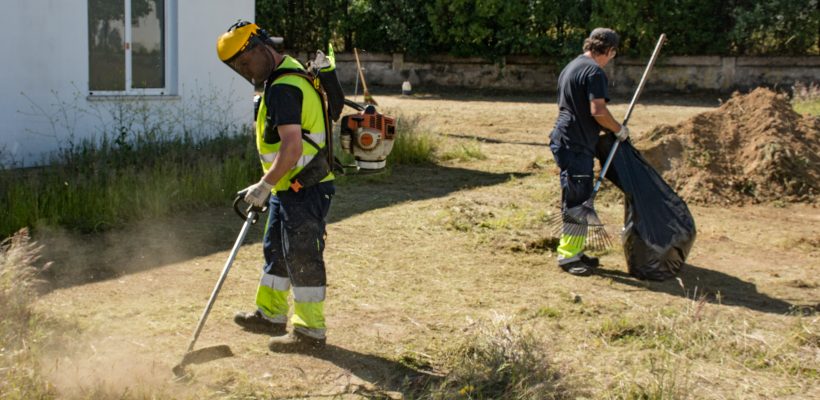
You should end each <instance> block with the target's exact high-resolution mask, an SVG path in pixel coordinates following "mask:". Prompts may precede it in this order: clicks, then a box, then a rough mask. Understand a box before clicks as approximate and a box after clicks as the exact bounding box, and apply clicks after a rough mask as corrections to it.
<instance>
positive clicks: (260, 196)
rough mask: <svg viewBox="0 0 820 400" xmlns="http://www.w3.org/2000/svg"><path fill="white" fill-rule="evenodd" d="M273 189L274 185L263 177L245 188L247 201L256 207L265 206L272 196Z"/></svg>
mask: <svg viewBox="0 0 820 400" xmlns="http://www.w3.org/2000/svg"><path fill="white" fill-rule="evenodd" d="M271 189H273V185H271V184H270V183H267V182H265V179H261V180H259V182H257V183H255V184H253V185H250V186H248V187H247V188H246V189H245V190H243V192H245V202H246V203H248V204H250V205H252V206H254V207H264V206H265V201H267V200H268V196H270V191H271Z"/></svg>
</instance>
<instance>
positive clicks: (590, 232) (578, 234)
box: [548, 33, 666, 250]
mask: <svg viewBox="0 0 820 400" xmlns="http://www.w3.org/2000/svg"><path fill="white" fill-rule="evenodd" d="M665 41H666V34H663V33H662V34H661V36H660V38H658V43H657V44H656V45H655V50H654V51H652V57H651V58H650V59H649V63H648V64H647V65H646V69H645V70H644V72H643V76H642V77H641V81H640V83H639V84H638V88H637V89H636V90H635V95H634V96H632V101H631V102H629V108H627V110H626V116H625V117H624V122H623V124H622V125H626V124H627V123H628V122H629V117H630V116H631V115H632V110H633V109H634V107H635V103H636V102H637V101H638V97H639V96H640V95H641V92H642V91H643V87H644V85H645V84H646V79H647V77H648V76H649V71H650V70H652V66H653V65H655V60H657V58H658V53H660V51H661V46H663V43H664V42H665ZM620 143H621V142H620V141H619V140H616V141H615V143H614V144H613V145H612V149H610V150H609V155H608V156H607V158H606V161H605V162H604V165H603V166H602V167H601V173H600V174H599V175H598V179H597V180H596V181H595V186H594V187H593V188H592V195H590V196H589V199H588V200H587V201H585V202H584V203H583V204H581V205H578V206H575V207H572V208H568V209H566V210H562V212H560V213H556V214H555V215H553V216H552V218H550V219H549V221H548V224H549V225H551V226H552V231H553V233H554V234H555V235H556V236H560V235H561V234H562V233H563V234H566V235H568V236H569V237H570V238H571V239H570V241H573V240H575V241H577V243H572V244H573V245H575V246H580V245H582V244H584V243H582V241H584V240H586V244H585V247H586V248H587V249H589V250H603V249H606V248H608V247H610V246H612V239H611V238H610V237H609V233H607V231H606V228H605V227H604V224H603V223H602V222H601V219H600V218H599V217H598V213H596V212H595V205H594V203H595V196H596V195H597V194H598V190H599V189H600V188H601V182H602V181H603V180H604V176H605V175H606V172H607V170H609V165H610V164H611V163H612V158H613V157H614V156H615V152H616V151H617V150H618V145H619V144H620Z"/></svg>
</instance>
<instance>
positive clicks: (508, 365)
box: [431, 316, 573, 399]
mask: <svg viewBox="0 0 820 400" xmlns="http://www.w3.org/2000/svg"><path fill="white" fill-rule="evenodd" d="M545 347H546V344H545V343H544V342H543V341H542V340H540V339H539V338H538V337H537V336H536V335H535V334H534V333H533V332H528V331H524V330H522V329H520V328H519V327H517V326H516V324H514V323H513V321H511V319H510V318H509V317H504V316H497V317H496V318H494V319H493V320H492V321H489V322H481V323H476V324H474V325H473V326H472V327H471V328H470V331H469V332H468V333H467V334H466V335H465V336H464V339H463V340H462V341H460V342H459V343H457V344H456V345H454V346H453V347H452V348H451V349H449V350H447V351H445V355H444V362H445V363H446V365H447V369H448V370H449V373H448V374H447V376H446V377H445V378H444V379H443V381H442V382H441V384H440V386H439V387H438V388H436V389H435V390H433V393H432V396H431V397H432V398H435V399H451V398H468V399H564V398H573V395H572V390H571V388H570V387H568V385H567V384H566V383H565V379H564V377H563V376H562V374H561V373H560V372H559V370H558V369H557V368H555V366H554V365H553V363H552V361H551V360H550V358H549V356H548V354H547V352H546V348H545Z"/></svg>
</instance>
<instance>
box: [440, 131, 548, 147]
mask: <svg viewBox="0 0 820 400" xmlns="http://www.w3.org/2000/svg"><path fill="white" fill-rule="evenodd" d="M440 135H441V136H447V137H452V138H457V139H470V140H477V141H479V142H482V143H493V144H498V143H506V144H522V145H526V146H542V147H549V145H550V144H549V137H546V139H545V140H544V142H522V141H518V140H501V139H494V138H487V137H482V136H476V135H461V134H456V133H441V134H440Z"/></svg>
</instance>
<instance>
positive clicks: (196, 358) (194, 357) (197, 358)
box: [173, 190, 267, 378]
mask: <svg viewBox="0 0 820 400" xmlns="http://www.w3.org/2000/svg"><path fill="white" fill-rule="evenodd" d="M244 198H245V191H244V190H243V191H241V192H239V193H237V194H236V199H234V201H233V209H234V211H236V214H237V215H239V217H240V218H242V219H243V220H245V224H244V225H242V230H240V231H239V237H237V238H236V242H235V243H234V244H233V249H231V254H230V255H229V256H228V260H227V261H226V262H225V266H224V267H223V268H222V274H221V275H219V280H217V282H216V286H214V290H213V291H212V292H211V298H210V299H208V304H207V305H206V306H205V311H203V312H202V316H201V317H199V323H197V324H196V329H194V335H193V337H192V338H191V342H190V343H189V344H188V350H187V351H186V352H185V356H183V357H182V361H180V362H179V364H177V365H176V366H174V368H173V371H174V375H176V376H177V378H184V377H185V376H186V372H185V367H186V366H188V365H190V364H201V363H204V362H208V361H212V360H216V359H218V358H224V357H231V356H233V352H232V351H231V348H230V347H228V346H227V345H218V346H211V347H204V348H201V349H199V350H195V351H194V344H196V341H197V339H199V334H200V333H201V332H202V327H203V326H205V320H207V319H208V314H210V313H211V308H212V307H213V305H214V301H216V296H217V294H219V290H220V289H222V284H223V283H225V278H227V277H228V271H230V269H231V265H232V264H233V261H234V259H235V258H236V254H237V253H238V252H239V246H241V245H242V242H243V241H245V236H246V235H247V234H248V230H249V229H250V227H251V225H253V224H255V223H256V221H257V220H258V219H259V214H261V213H264V212H265V211H266V210H267V206H265V207H255V206H252V205H249V206H248V208H247V210H246V211H245V212H244V213H243V212H242V210H240V208H239V204H240V202H242V201H243V199H244ZM265 203H266V204H267V202H265Z"/></svg>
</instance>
